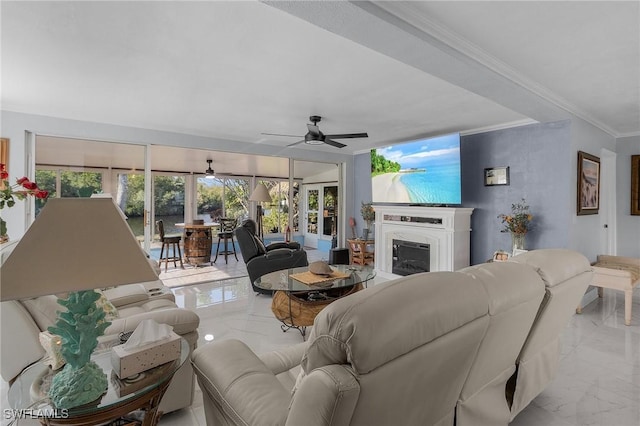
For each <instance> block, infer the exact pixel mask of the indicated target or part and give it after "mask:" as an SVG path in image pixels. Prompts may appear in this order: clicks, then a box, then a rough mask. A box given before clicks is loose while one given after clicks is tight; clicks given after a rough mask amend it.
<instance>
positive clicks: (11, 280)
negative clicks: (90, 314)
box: [0, 198, 158, 301]
mask: <svg viewBox="0 0 640 426" xmlns="http://www.w3.org/2000/svg"><path fill="white" fill-rule="evenodd" d="M157 279H158V276H157V275H156V273H155V271H154V270H153V268H152V267H151V265H150V264H149V261H148V259H147V256H146V254H145V253H144V251H143V250H142V248H141V247H140V244H139V243H138V241H137V240H136V238H135V236H134V235H133V233H132V232H131V229H130V228H129V226H128V225H127V223H126V222H125V221H124V219H123V217H122V215H121V214H120V210H119V208H118V207H117V206H116V205H115V203H114V202H113V201H112V200H111V199H107V198H53V199H50V200H48V201H47V203H46V204H45V207H44V208H43V210H42V212H41V213H40V215H38V218H37V219H36V220H35V221H34V222H33V224H32V225H31V227H29V229H28V230H27V232H26V233H25V235H24V236H23V237H22V239H20V241H19V242H18V244H17V245H16V246H15V248H14V250H13V252H12V253H11V254H10V255H9V257H8V258H7V259H6V261H5V262H4V264H3V265H2V267H1V268H0V300H2V301H5V300H15V299H26V298H31V297H37V296H43V295H48V294H56V293H63V292H69V291H79V290H89V289H95V288H101V287H110V286H115V285H121V284H131V283H137V282H146V281H155V280H157Z"/></svg>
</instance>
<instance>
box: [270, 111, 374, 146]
mask: <svg viewBox="0 0 640 426" xmlns="http://www.w3.org/2000/svg"><path fill="white" fill-rule="evenodd" d="M320 120H322V117H320V116H319V115H312V116H311V117H309V121H311V122H312V123H313V124H307V129H309V131H308V132H307V134H306V135H304V139H302V140H300V141H298V142H294V143H292V144H289V145H287V146H294V145H298V144H300V143H303V142H304V143H306V144H309V145H322V144H323V143H326V144H327V145H331V146H335V147H336V148H344V147H345V146H346V145H345V144H343V143H340V142H336V141H334V140H333V139H352V138H368V137H369V135H368V134H367V133H344V134H339V135H325V134H324V133H322V132H321V131H320V129H319V128H318V123H319V122H320ZM262 134H263V135H269V136H287V137H295V138H300V137H302V136H298V135H282V134H278V133H262Z"/></svg>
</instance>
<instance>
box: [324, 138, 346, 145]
mask: <svg viewBox="0 0 640 426" xmlns="http://www.w3.org/2000/svg"><path fill="white" fill-rule="evenodd" d="M324 143H326V144H327V145H331V146H335V147H336V148H344V147H345V146H346V145H345V144H343V143H340V142H336V141H332V140H331V139H329V138H328V137H326V135H325V138H324Z"/></svg>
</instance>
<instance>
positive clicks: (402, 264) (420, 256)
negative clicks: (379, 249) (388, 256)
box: [391, 240, 430, 275]
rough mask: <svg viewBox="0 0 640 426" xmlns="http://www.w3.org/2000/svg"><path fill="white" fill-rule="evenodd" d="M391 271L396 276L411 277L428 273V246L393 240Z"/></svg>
mask: <svg viewBox="0 0 640 426" xmlns="http://www.w3.org/2000/svg"><path fill="white" fill-rule="evenodd" d="M392 243H393V264H392V270H391V272H393V273H394V274H396V275H411V274H418V273H420V272H429V263H430V249H429V244H423V243H414V242H412V241H403V240H393V241H392Z"/></svg>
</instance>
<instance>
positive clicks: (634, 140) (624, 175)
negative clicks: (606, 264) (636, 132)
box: [616, 136, 640, 257]
mask: <svg viewBox="0 0 640 426" xmlns="http://www.w3.org/2000/svg"><path fill="white" fill-rule="evenodd" d="M616 152H617V154H618V155H617V158H616V160H617V163H618V164H617V167H616V168H617V172H618V173H617V181H616V185H617V193H618V211H617V219H618V234H617V236H618V253H617V254H618V255H619V256H629V257H640V216H632V215H631V156H632V155H640V136H634V137H628V138H620V139H618V141H617V144H616Z"/></svg>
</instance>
